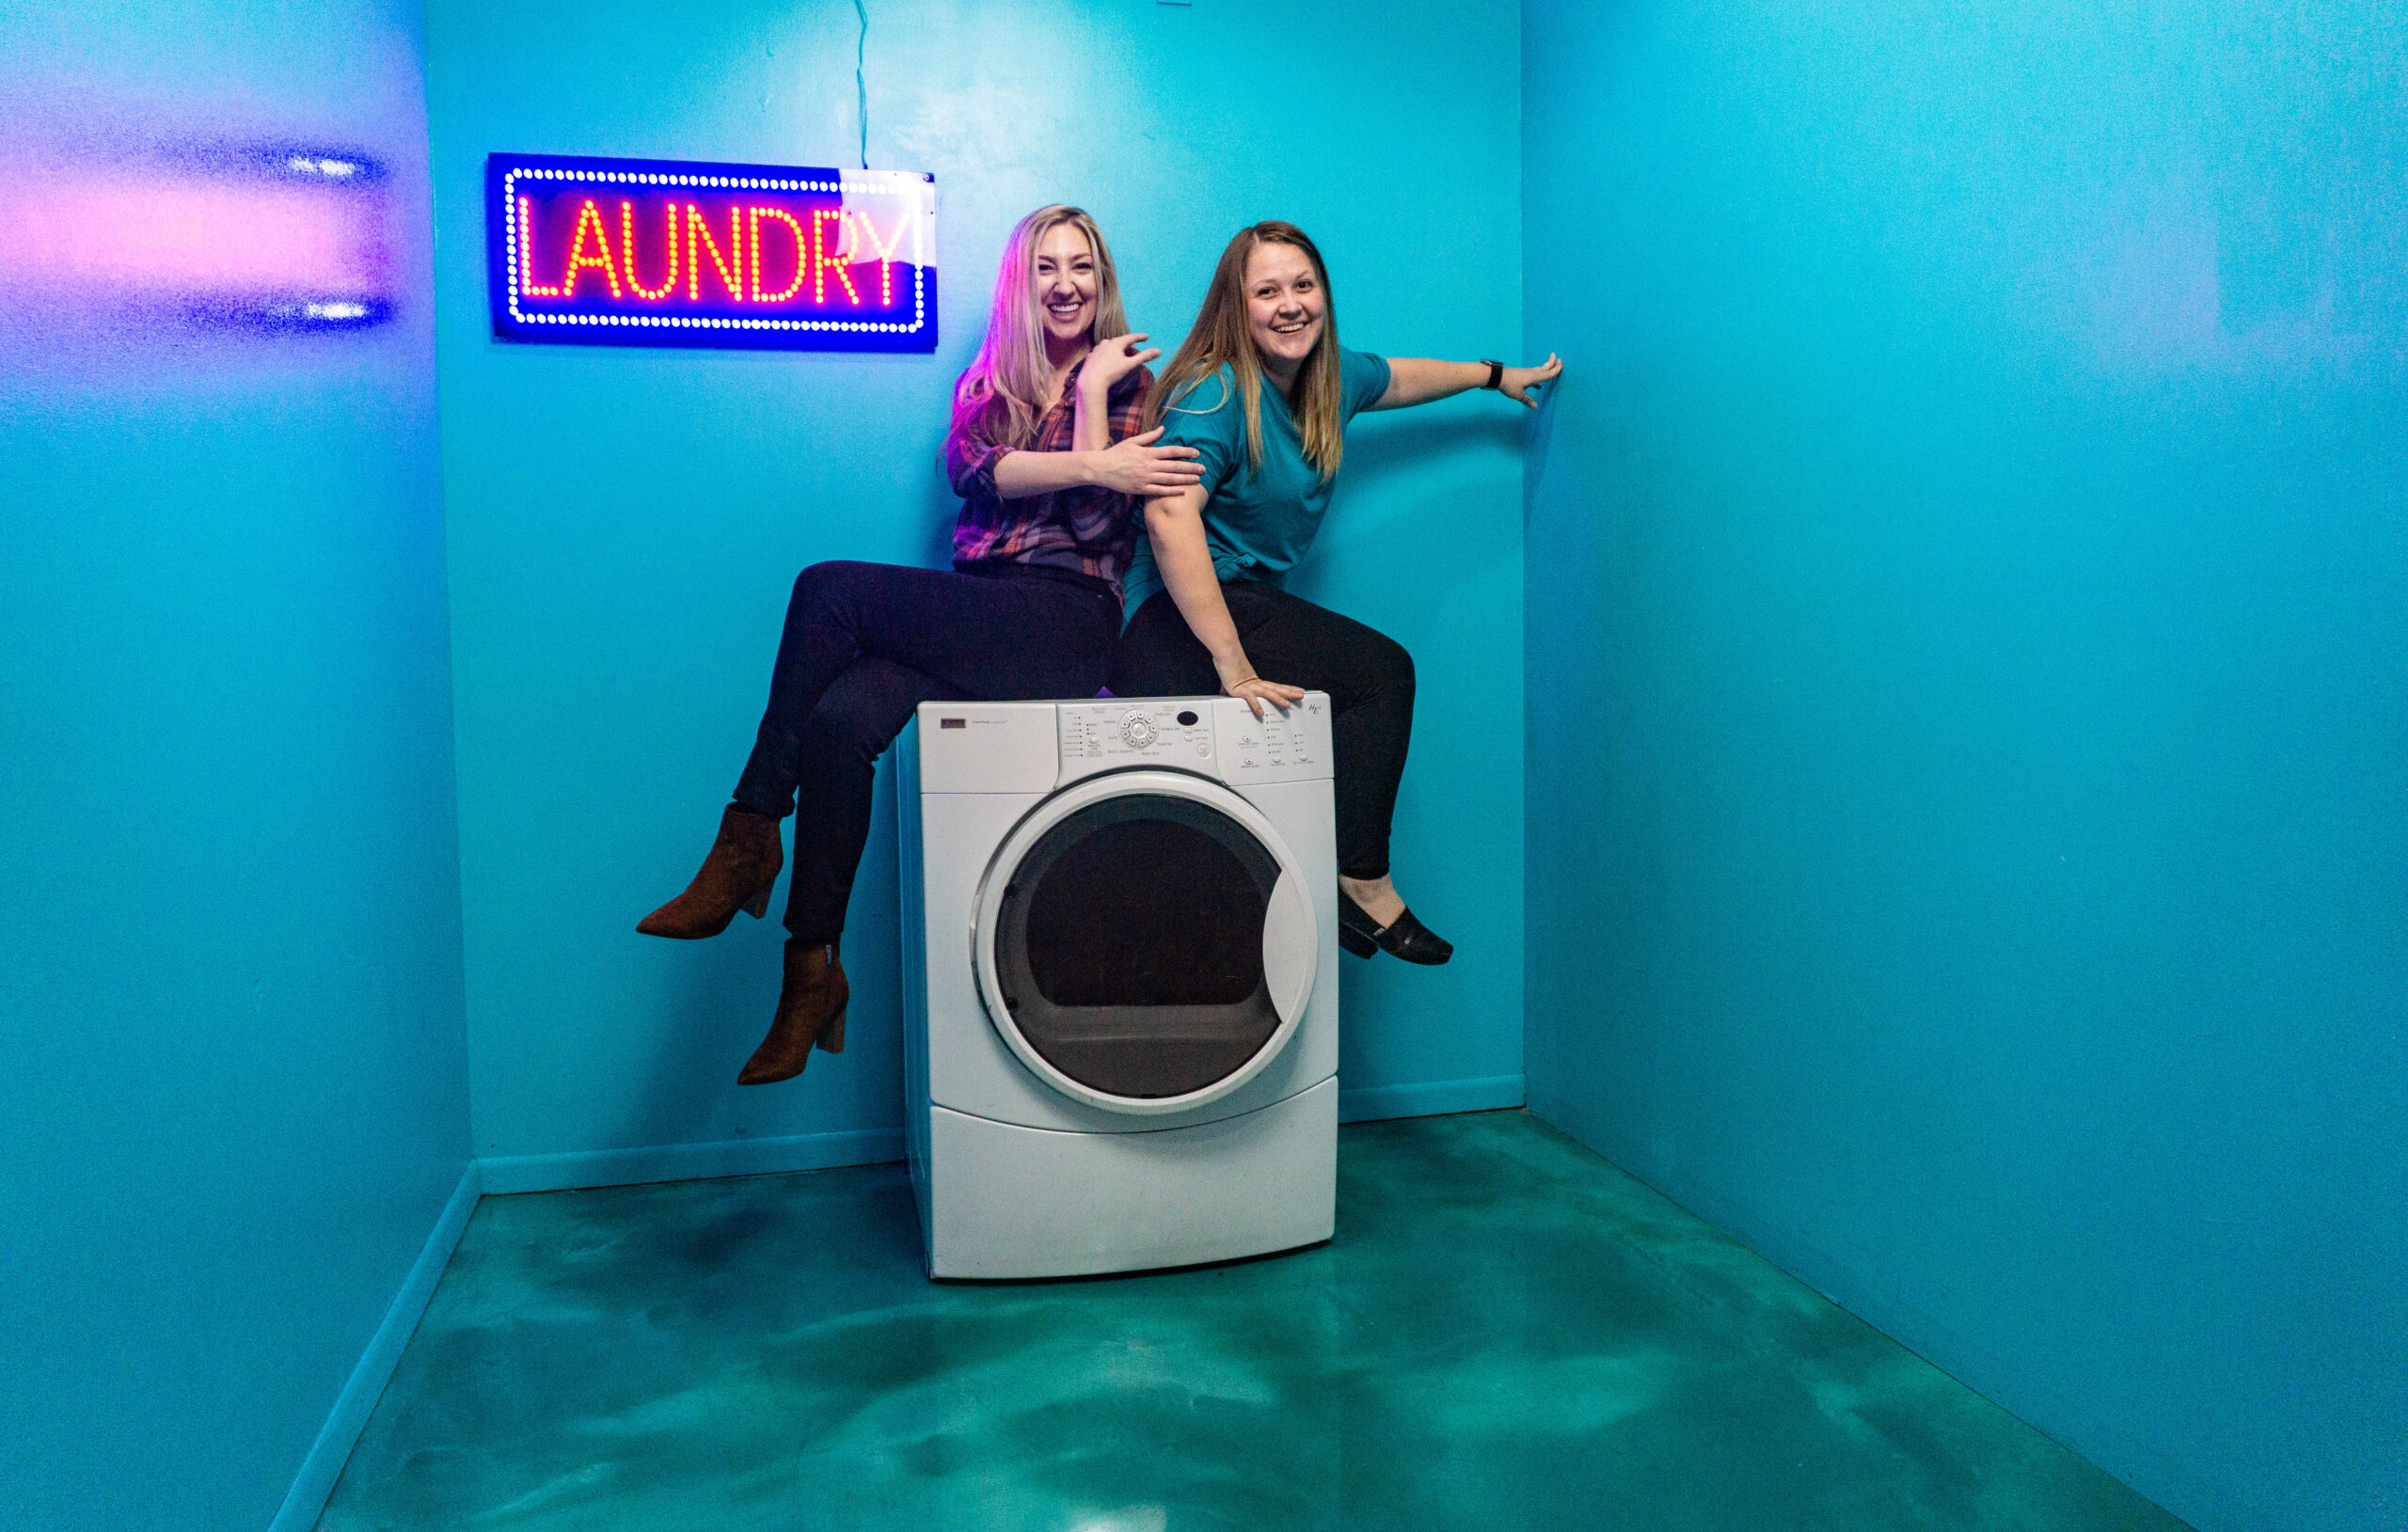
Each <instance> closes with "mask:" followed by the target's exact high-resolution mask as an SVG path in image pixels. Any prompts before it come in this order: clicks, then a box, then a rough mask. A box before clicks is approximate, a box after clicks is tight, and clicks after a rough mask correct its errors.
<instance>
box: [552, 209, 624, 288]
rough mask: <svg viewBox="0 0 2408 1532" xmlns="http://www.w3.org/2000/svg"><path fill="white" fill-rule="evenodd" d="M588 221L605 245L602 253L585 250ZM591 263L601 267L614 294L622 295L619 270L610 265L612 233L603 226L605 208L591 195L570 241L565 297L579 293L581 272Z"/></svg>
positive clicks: (597, 240)
mask: <svg viewBox="0 0 2408 1532" xmlns="http://www.w3.org/2000/svg"><path fill="white" fill-rule="evenodd" d="M588 224H591V225H593V226H594V244H596V245H600V246H601V247H602V253H601V254H600V255H587V254H586V253H585V228H586V226H587V225H588ZM588 266H599V267H601V268H602V275H603V276H607V277H609V278H610V296H612V297H614V298H616V297H619V296H621V293H620V292H619V273H618V270H617V268H616V267H614V266H612V265H611V264H610V231H609V230H608V229H604V228H603V227H602V210H601V209H600V208H597V207H595V206H594V198H592V197H587V198H586V199H585V206H583V207H581V208H579V209H578V210H577V234H576V236H575V237H574V238H572V239H571V240H570V241H569V242H568V271H567V273H566V274H565V275H564V276H562V277H561V286H562V292H563V295H564V296H567V297H571V298H574V297H576V296H577V274H578V272H580V271H583V270H584V269H585V268H586V267H588Z"/></svg>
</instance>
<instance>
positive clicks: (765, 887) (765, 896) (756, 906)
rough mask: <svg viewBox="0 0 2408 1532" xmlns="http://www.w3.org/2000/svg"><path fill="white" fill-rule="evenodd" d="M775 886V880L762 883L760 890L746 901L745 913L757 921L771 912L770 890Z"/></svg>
mask: <svg viewBox="0 0 2408 1532" xmlns="http://www.w3.org/2000/svg"><path fill="white" fill-rule="evenodd" d="M775 887H777V884H776V883H774V882H769V883H764V884H762V885H761V892H758V893H756V894H754V895H753V897H752V898H750V899H747V900H745V901H744V913H746V914H748V915H750V916H752V917H753V919H754V920H756V921H757V920H759V919H760V918H761V917H762V916H764V915H767V914H768V912H769V891H770V890H771V889H773V888H775Z"/></svg>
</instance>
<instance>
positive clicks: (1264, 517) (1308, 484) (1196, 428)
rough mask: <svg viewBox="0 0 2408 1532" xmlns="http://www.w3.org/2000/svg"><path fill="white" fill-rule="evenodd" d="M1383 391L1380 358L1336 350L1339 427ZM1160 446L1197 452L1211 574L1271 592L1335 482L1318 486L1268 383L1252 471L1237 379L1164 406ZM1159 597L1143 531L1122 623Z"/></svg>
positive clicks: (1304, 544) (1299, 552) (1223, 375)
mask: <svg viewBox="0 0 2408 1532" xmlns="http://www.w3.org/2000/svg"><path fill="white" fill-rule="evenodd" d="M1387 391H1388V364H1387V361H1386V358H1385V357H1380V356H1374V355H1371V354H1370V352H1368V351H1349V350H1347V349H1346V348H1345V347H1344V346H1340V347H1339V348H1338V408H1339V418H1340V423H1341V424H1342V423H1343V422H1344V421H1346V420H1351V419H1355V416H1356V415H1357V414H1358V413H1360V412H1361V411H1363V410H1365V409H1368V408H1369V407H1370V406H1371V405H1372V404H1374V403H1378V402H1379V397H1380V396H1381V395H1382V394H1384V393H1386V392H1387ZM1160 445H1162V446H1164V447H1193V448H1195V449H1196V464H1197V466H1200V467H1202V468H1203V470H1204V488H1205V491H1206V492H1207V493H1208V494H1210V495H1211V496H1212V498H1211V499H1209V500H1207V501H1206V502H1205V504H1204V543H1205V545H1206V546H1207V547H1209V548H1211V549H1212V570H1213V572H1214V573H1215V574H1217V575H1219V576H1221V579H1222V581H1223V582H1224V583H1227V582H1228V581H1229V580H1235V579H1251V580H1267V581H1269V582H1270V583H1271V584H1274V585H1276V584H1278V583H1279V582H1280V581H1281V579H1283V578H1284V577H1285V576H1286V575H1287V573H1288V571H1290V570H1291V569H1293V568H1295V567H1296V565H1297V564H1298V563H1299V562H1301V561H1303V559H1304V557H1305V555H1306V554H1307V552H1309V551H1310V550H1311V548H1312V545H1313V537H1314V535H1315V534H1317V533H1318V532H1319V531H1320V530H1321V518H1322V513H1323V512H1325V511H1327V510H1328V509H1329V490H1330V485H1331V484H1332V483H1334V482H1336V481H1335V480H1334V479H1331V480H1324V479H1323V478H1322V476H1321V475H1320V474H1318V473H1316V472H1315V471H1313V466H1312V465H1311V464H1309V463H1307V462H1306V461H1305V444H1304V437H1303V436H1302V435H1301V434H1298V432H1297V430H1296V420H1295V417H1293V416H1291V415H1290V414H1289V413H1288V401H1287V400H1285V399H1283V398H1281V397H1280V394H1279V390H1278V389H1276V388H1274V387H1271V386H1270V382H1269V380H1268V379H1266V380H1264V384H1263V388H1262V468H1261V470H1260V471H1259V472H1254V473H1250V472H1248V471H1247V469H1246V461H1245V403H1244V400H1243V399H1241V398H1240V397H1239V395H1238V384H1237V373H1236V371H1235V370H1234V369H1232V368H1229V367H1228V366H1224V367H1223V368H1222V369H1221V370H1220V371H1218V372H1216V373H1214V374H1213V375H1212V376H1211V377H1209V378H1206V379H1204V380H1203V381H1202V382H1200V383H1198V384H1196V387H1193V388H1190V389H1188V390H1187V391H1186V392H1185V393H1183V394H1181V395H1180V396H1179V397H1178V398H1177V399H1174V400H1172V401H1171V402H1170V404H1169V407H1168V408H1166V409H1164V411H1163V434H1162V441H1161V443H1160ZM1162 588H1163V576H1162V571H1160V570H1159V569H1156V568H1155V567H1154V547H1153V544H1152V542H1151V541H1150V540H1149V539H1148V538H1147V537H1146V536H1145V534H1144V533H1143V532H1140V533H1139V534H1138V537H1137V551H1136V556H1135V557H1134V558H1133V559H1131V560H1130V561H1129V573H1128V574H1126V575H1124V576H1121V578H1120V590H1121V608H1120V610H1121V620H1122V621H1123V622H1126V621H1127V620H1128V619H1129V618H1131V617H1134V616H1135V615H1136V614H1137V608H1139V607H1142V606H1144V605H1145V604H1146V598H1147V597H1148V596H1150V595H1152V594H1153V593H1154V592H1157V591H1159V590H1161V589H1162Z"/></svg>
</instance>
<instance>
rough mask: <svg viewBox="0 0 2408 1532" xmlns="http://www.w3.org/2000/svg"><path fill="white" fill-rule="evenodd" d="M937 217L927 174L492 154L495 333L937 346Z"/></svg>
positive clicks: (762, 344)
mask: <svg viewBox="0 0 2408 1532" xmlns="http://www.w3.org/2000/svg"><path fill="white" fill-rule="evenodd" d="M936 213H937V197H936V178H935V177H934V176H932V175H929V174H927V172H925V171H917V170H843V169H838V168H835V167H833V166H772V165H722V164H717V163H713V162H709V161H701V160H621V159H596V158H592V157H588V156H582V155H567V154H493V155H488V156H487V157H486V159H485V262H486V280H487V285H488V290H489V292H490V296H491V302H492V308H493V333H494V335H495V336H496V337H497V338H499V339H500V340H517V341H528V342H533V343H537V344H547V345H584V346H711V347H736V348H741V349H746V350H772V351H874V352H906V353H911V352H917V353H927V352H933V351H935V350H936V347H937V254H936ZM640 268H642V270H641V272H640ZM647 275H648V276H651V277H656V278H657V281H647V280H645V276H647Z"/></svg>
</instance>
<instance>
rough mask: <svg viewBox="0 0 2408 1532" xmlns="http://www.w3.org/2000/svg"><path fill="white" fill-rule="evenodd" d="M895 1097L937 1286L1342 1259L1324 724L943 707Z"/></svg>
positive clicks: (913, 796)
mask: <svg viewBox="0 0 2408 1532" xmlns="http://www.w3.org/2000/svg"><path fill="white" fill-rule="evenodd" d="M896 760H897V762H898V764H899V768H900V769H899V781H898V798H899V807H900V809H901V813H900V814H899V816H898V817H899V819H900V821H901V838H902V883H903V904H904V911H903V990H904V1003H905V1027H904V1037H905V1043H904V1048H905V1089H906V1091H907V1093H908V1096H907V1099H906V1103H905V1104H906V1108H907V1116H908V1124H907V1134H906V1136H907V1139H908V1149H909V1156H910V1160H911V1186H912V1190H913V1192H915V1193H916V1195H917V1197H918V1199H919V1208H920V1229H921V1233H922V1234H923V1236H925V1238H926V1240H927V1253H928V1271H929V1274H930V1275H932V1276H939V1277H1038V1276H1069V1275H1075V1274H1081V1273H1086V1272H1095V1271H1138V1270H1143V1269H1146V1268H1150V1267H1162V1266H1185V1265H1190V1264H1193V1263H1195V1262H1198V1261H1215V1260H1228V1259H1232V1258H1234V1257H1237V1256H1255V1255H1261V1254H1263V1253H1265V1252H1269V1251H1275V1250H1287V1249H1291V1248H1293V1247H1295V1246H1298V1245H1307V1244H1312V1243H1315V1242H1317V1241H1319V1240H1326V1239H1328V1238H1329V1236H1330V1230H1331V1227H1332V1224H1333V1219H1334V1210H1335V1206H1336V1194H1337V1161H1338V964H1337V953H1338V860H1337V849H1336V845H1335V840H1334V823H1335V822H1334V819H1333V811H1332V799H1331V790H1330V734H1329V699H1328V698H1327V697H1326V696H1324V695H1323V694H1322V693H1320V692H1313V693H1310V694H1308V695H1307V697H1306V699H1305V701H1304V703H1302V704H1301V705H1300V706H1298V707H1295V708H1293V709H1291V710H1290V711H1289V712H1288V713H1287V714H1286V715H1285V716H1284V717H1282V716H1280V715H1277V714H1273V715H1272V716H1270V717H1268V718H1266V719H1256V718H1255V717H1254V715H1253V714H1252V712H1250V711H1249V710H1248V709H1247V707H1246V705H1245V704H1244V703H1242V702H1238V701H1236V700H1234V699H1230V698H1170V699H1156V698H1145V699H1133V700H1131V699H1123V700H1110V699H1102V700H1097V701H1091V702H1051V703H925V704H923V705H922V706H921V708H920V710H919V714H918V717H917V718H916V719H913V721H912V722H911V725H910V726H909V727H908V728H907V729H906V730H905V732H904V734H903V737H902V739H901V741H900V742H899V747H898V749H897V750H896Z"/></svg>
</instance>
